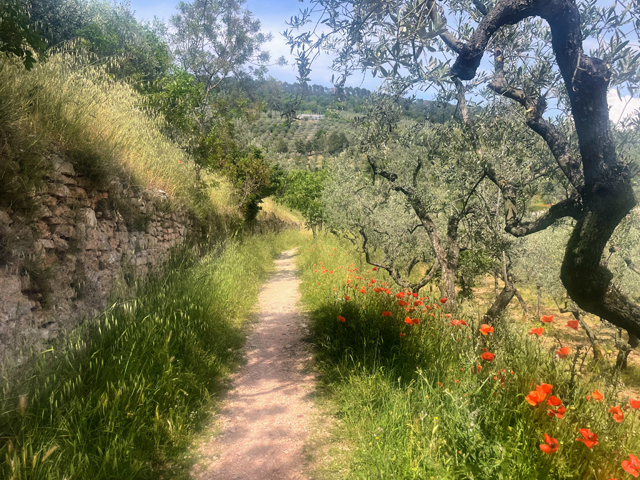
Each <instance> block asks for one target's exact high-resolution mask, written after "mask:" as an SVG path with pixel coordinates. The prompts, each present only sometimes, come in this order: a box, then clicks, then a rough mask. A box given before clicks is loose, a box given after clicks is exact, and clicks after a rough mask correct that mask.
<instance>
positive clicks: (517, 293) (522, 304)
mask: <svg viewBox="0 0 640 480" xmlns="http://www.w3.org/2000/svg"><path fill="white" fill-rule="evenodd" d="M514 295H515V296H516V298H517V299H518V302H520V306H521V307H522V311H523V312H524V317H525V318H526V319H527V320H529V310H528V309H527V302H525V301H524V298H522V295H520V292H519V291H518V290H516V291H515V292H514Z"/></svg>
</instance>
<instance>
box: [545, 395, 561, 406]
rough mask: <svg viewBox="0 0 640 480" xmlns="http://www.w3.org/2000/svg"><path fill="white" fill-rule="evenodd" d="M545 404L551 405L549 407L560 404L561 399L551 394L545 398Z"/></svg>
mask: <svg viewBox="0 0 640 480" xmlns="http://www.w3.org/2000/svg"><path fill="white" fill-rule="evenodd" d="M547 405H549V406H551V407H557V406H558V405H562V400H560V399H559V398H558V397H556V396H555V395H551V396H550V397H549V398H548V399H547Z"/></svg>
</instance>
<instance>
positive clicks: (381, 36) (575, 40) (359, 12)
mask: <svg viewBox="0 0 640 480" xmlns="http://www.w3.org/2000/svg"><path fill="white" fill-rule="evenodd" d="M309 3H310V5H311V8H309V9H306V10H304V11H302V13H301V15H300V16H299V17H297V18H294V19H292V21H291V26H292V29H291V30H288V31H287V32H285V34H286V35H287V38H288V41H289V43H290V44H291V45H292V47H295V48H297V50H298V56H299V58H300V61H301V64H305V65H307V68H310V67H309V66H308V65H309V63H310V60H311V59H312V58H313V53H312V52H313V51H315V50H317V49H318V48H324V49H329V50H333V51H334V52H336V54H337V55H336V60H335V64H334V67H335V68H336V70H337V71H339V72H340V73H339V76H338V78H337V83H338V84H342V85H343V84H344V82H345V81H346V78H347V77H348V76H349V75H350V74H351V73H352V72H353V71H355V70H356V69H360V70H369V71H371V72H372V73H373V74H374V75H379V76H382V77H384V78H386V79H387V80H388V81H390V82H393V83H401V84H402V85H403V86H404V87H405V88H406V87H407V86H412V87H414V88H423V89H427V88H429V87H430V86H431V85H434V84H436V85H447V84H448V85H451V89H452V90H453V89H454V87H455V88H456V89H457V90H458V91H460V90H465V89H469V88H474V87H478V86H486V89H485V91H484V92H483V93H484V94H485V95H486V96H487V97H490V96H491V95H493V96H500V97H503V98H505V99H509V100H510V101H511V102H513V103H514V105H516V106H519V107H520V108H521V109H522V112H523V117H524V118H523V123H524V124H526V125H527V127H528V128H530V129H531V130H532V131H533V132H535V133H536V134H537V135H539V136H540V138H541V139H543V140H544V142H545V143H546V145H547V147H548V150H549V152H550V153H551V154H552V155H553V157H554V159H555V162H556V165H557V168H558V169H559V170H560V171H561V173H562V177H561V179H560V180H559V185H560V186H562V187H564V190H565V191H564V194H563V195H562V196H559V197H558V199H557V202H556V203H555V204H554V205H552V206H551V207H550V208H549V209H548V210H547V211H546V212H545V213H544V214H543V215H540V216H537V217H531V216H528V215H526V212H523V210H522V209H519V208H518V202H517V197H518V195H520V194H521V193H522V188H521V186H520V185H518V184H517V183H514V182H511V181H509V179H508V178H505V177H504V176H503V175H502V172H501V171H500V170H499V169H497V168H496V167H495V165H493V163H492V162H491V159H489V158H482V168H483V170H484V172H485V174H486V175H487V177H488V178H489V179H490V180H491V181H492V182H494V184H495V185H496V186H497V187H498V188H499V189H500V190H501V192H502V196H503V198H504V212H505V229H506V231H507V232H508V233H509V234H511V235H513V236H517V237H522V236H527V235H531V234H534V233H536V232H539V231H541V230H544V229H546V228H548V227H550V226H551V225H553V224H555V223H556V222H557V221H558V220H560V219H562V218H567V217H569V218H573V219H574V220H575V224H574V227H573V230H572V233H571V235H570V236H569V239H568V240H567V243H566V246H565V254H564V258H563V262H562V266H561V271H560V277H561V280H562V283H563V285H564V286H565V288H566V289H567V292H568V293H569V295H570V296H571V298H572V299H573V300H574V301H575V302H576V303H577V304H578V305H579V306H580V307H581V308H583V309H584V310H586V311H587V312H590V313H593V314H595V315H598V316H600V317H602V318H605V319H607V320H609V321H610V322H611V323H613V324H615V325H617V326H619V327H621V328H624V329H626V330H627V331H628V332H629V334H630V341H631V342H632V343H634V344H637V339H636V337H637V336H639V335H640V306H639V305H638V304H636V303H634V302H633V301H631V300H630V299H629V298H628V297H627V295H625V294H624V293H623V291H622V289H621V288H620V287H619V286H618V285H617V284H616V283H614V276H613V274H612V272H611V271H610V270H609V268H607V266H606V265H605V264H604V262H603V253H604V251H605V248H606V247H607V244H608V242H609V240H610V238H611V236H612V234H613V233H614V231H615V229H616V227H617V226H618V225H619V224H620V222H621V221H622V220H623V219H624V218H625V216H626V215H627V214H628V213H629V212H630V211H631V209H632V208H633V207H634V206H635V205H636V196H635V194H634V191H633V182H632V175H631V171H630V169H629V166H628V163H627V162H626V161H625V158H624V157H621V156H620V155H619V154H618V151H617V145H616V142H615V139H614V135H613V133H612V126H611V124H610V121H609V108H608V100H607V94H608V92H609V89H610V88H612V87H616V88H622V89H623V90H624V91H625V92H627V93H629V94H634V93H636V92H637V91H638V90H637V86H638V81H639V79H640V72H639V70H638V65H639V62H640V52H639V51H638V48H637V43H638V38H639V33H640V20H639V18H640V3H638V1H637V0H635V1H633V2H618V1H615V2H614V3H613V5H612V6H611V7H607V8H603V7H599V6H598V5H597V2H596V1H595V0H496V1H487V0H457V1H448V2H447V1H441V2H439V1H437V0H389V1H382V0H371V1H364V2H362V1H359V0H358V1H356V0H311V1H310V2H309ZM314 16H320V17H322V18H320V19H318V20H319V21H320V22H321V24H322V25H324V30H323V32H322V33H321V34H319V35H317V36H313V35H311V34H310V32H302V33H300V34H296V29H300V28H304V25H305V24H306V23H307V22H309V21H310V20H311V18H312V17H314ZM315 20H316V19H315V18H314V21H315ZM314 24H315V23H314ZM586 39H588V40H590V41H591V43H592V44H593V45H594V48H593V49H592V51H591V52H590V53H589V54H588V55H587V54H586V53H585V52H584V46H583V45H584V42H585V40H586ZM485 52H487V53H489V57H490V58H489V60H488V61H487V62H485V64H484V65H483V63H482V62H483V58H484V56H485ZM491 60H492V63H493V66H492V68H490V65H489V62H490V61H491ZM481 67H482V68H481ZM465 81H469V82H471V83H467V84H466V85H465V84H464V83H463V82H465ZM625 89H626V90H625ZM549 105H552V106H553V107H554V109H555V112H558V116H557V118H556V119H551V118H550V116H549V113H548V112H547V108H548V106H549ZM476 138H479V137H478V136H476ZM476 151H478V152H479V153H480V154H482V150H481V149H480V148H478V149H476Z"/></svg>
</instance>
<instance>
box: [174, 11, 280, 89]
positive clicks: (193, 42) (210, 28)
mask: <svg viewBox="0 0 640 480" xmlns="http://www.w3.org/2000/svg"><path fill="white" fill-rule="evenodd" d="M243 4H244V0H214V1H209V0H193V1H192V2H190V3H189V2H180V3H179V4H178V6H177V9H178V13H177V14H175V15H174V16H172V17H171V21H170V24H171V34H170V41H171V44H172V46H173V54H174V57H175V58H176V60H177V61H178V63H179V64H180V66H181V67H182V68H183V69H184V70H186V71H188V72H190V73H193V74H194V75H195V77H196V79H197V80H198V81H199V82H201V83H203V84H204V86H205V89H206V91H207V92H209V91H210V90H211V89H213V88H214V87H215V86H216V85H217V83H218V82H219V81H220V80H221V79H223V78H226V77H227V76H229V75H231V74H233V75H235V76H239V75H241V74H243V73H244V70H243V69H244V68H246V66H247V65H248V64H250V63H251V62H257V63H261V64H264V63H266V62H268V61H269V54H268V53H267V52H263V51H261V50H260V47H261V45H262V44H263V43H264V42H265V41H268V40H269V37H268V36H266V35H264V34H263V33H261V32H260V21H259V20H257V19H255V18H254V17H253V16H252V14H251V12H249V11H248V10H243V9H242V6H243Z"/></svg>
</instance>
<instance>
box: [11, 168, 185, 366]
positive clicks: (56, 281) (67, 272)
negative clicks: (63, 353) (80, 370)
mask: <svg viewBox="0 0 640 480" xmlns="http://www.w3.org/2000/svg"><path fill="white" fill-rule="evenodd" d="M50 161H51V164H52V171H51V173H49V174H48V176H47V182H46V188H45V189H44V191H41V192H39V193H38V194H34V200H35V202H34V203H35V204H37V205H39V208H38V210H37V213H36V214H35V215H31V216H30V218H29V219H27V218H26V217H23V216H21V215H20V214H19V213H17V212H13V211H11V210H2V209H0V362H2V361H3V360H4V359H6V358H7V356H9V355H11V356H12V357H13V358H14V360H16V361H17V362H18V363H19V361H20V355H16V354H17V352H18V351H22V352H23V353H25V354H26V351H28V350H29V349H31V348H34V347H35V348H39V347H41V346H42V345H44V343H45V342H46V341H47V340H49V339H51V338H53V337H55V336H56V335H57V334H58V333H59V332H60V331H61V330H66V329H69V328H73V327H75V326H76V325H77V324H78V323H79V321H80V320H81V319H82V318H85V317H91V316H95V315H96V314H98V313H99V312H100V311H101V310H103V309H104V308H105V306H106V302H107V300H108V298H109V297H110V295H112V294H113V293H114V290H115V289H117V288H120V289H127V288H129V289H130V288H131V286H132V285H133V283H134V280H135V279H136V278H139V277H141V276H143V275H145V274H146V273H148V272H149V270H150V269H153V268H154V267H159V266H161V265H162V264H163V263H164V262H165V261H166V260H167V259H168V256H169V253H170V249H171V248H172V247H174V246H176V245H178V244H180V243H181V242H183V241H184V239H185V237H186V235H187V232H189V231H190V229H191V228H192V227H193V224H192V222H191V221H190V219H189V216H188V214H187V213H186V212H184V211H182V212H180V211H178V212H175V211H171V208H170V207H171V202H170V200H169V199H168V198H167V195H166V194H165V193H164V192H162V191H160V190H157V191H135V190H134V189H131V188H124V187H123V186H122V184H120V183H118V182H112V183H111V185H109V187H108V188H106V189H103V190H98V189H95V188H92V187H91V185H90V182H89V181H88V179H87V178H85V177H83V176H81V175H78V174H76V172H75V169H74V167H73V165H72V164H71V163H69V162H66V161H64V159H61V158H60V157H57V156H52V157H51V158H50Z"/></svg>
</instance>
